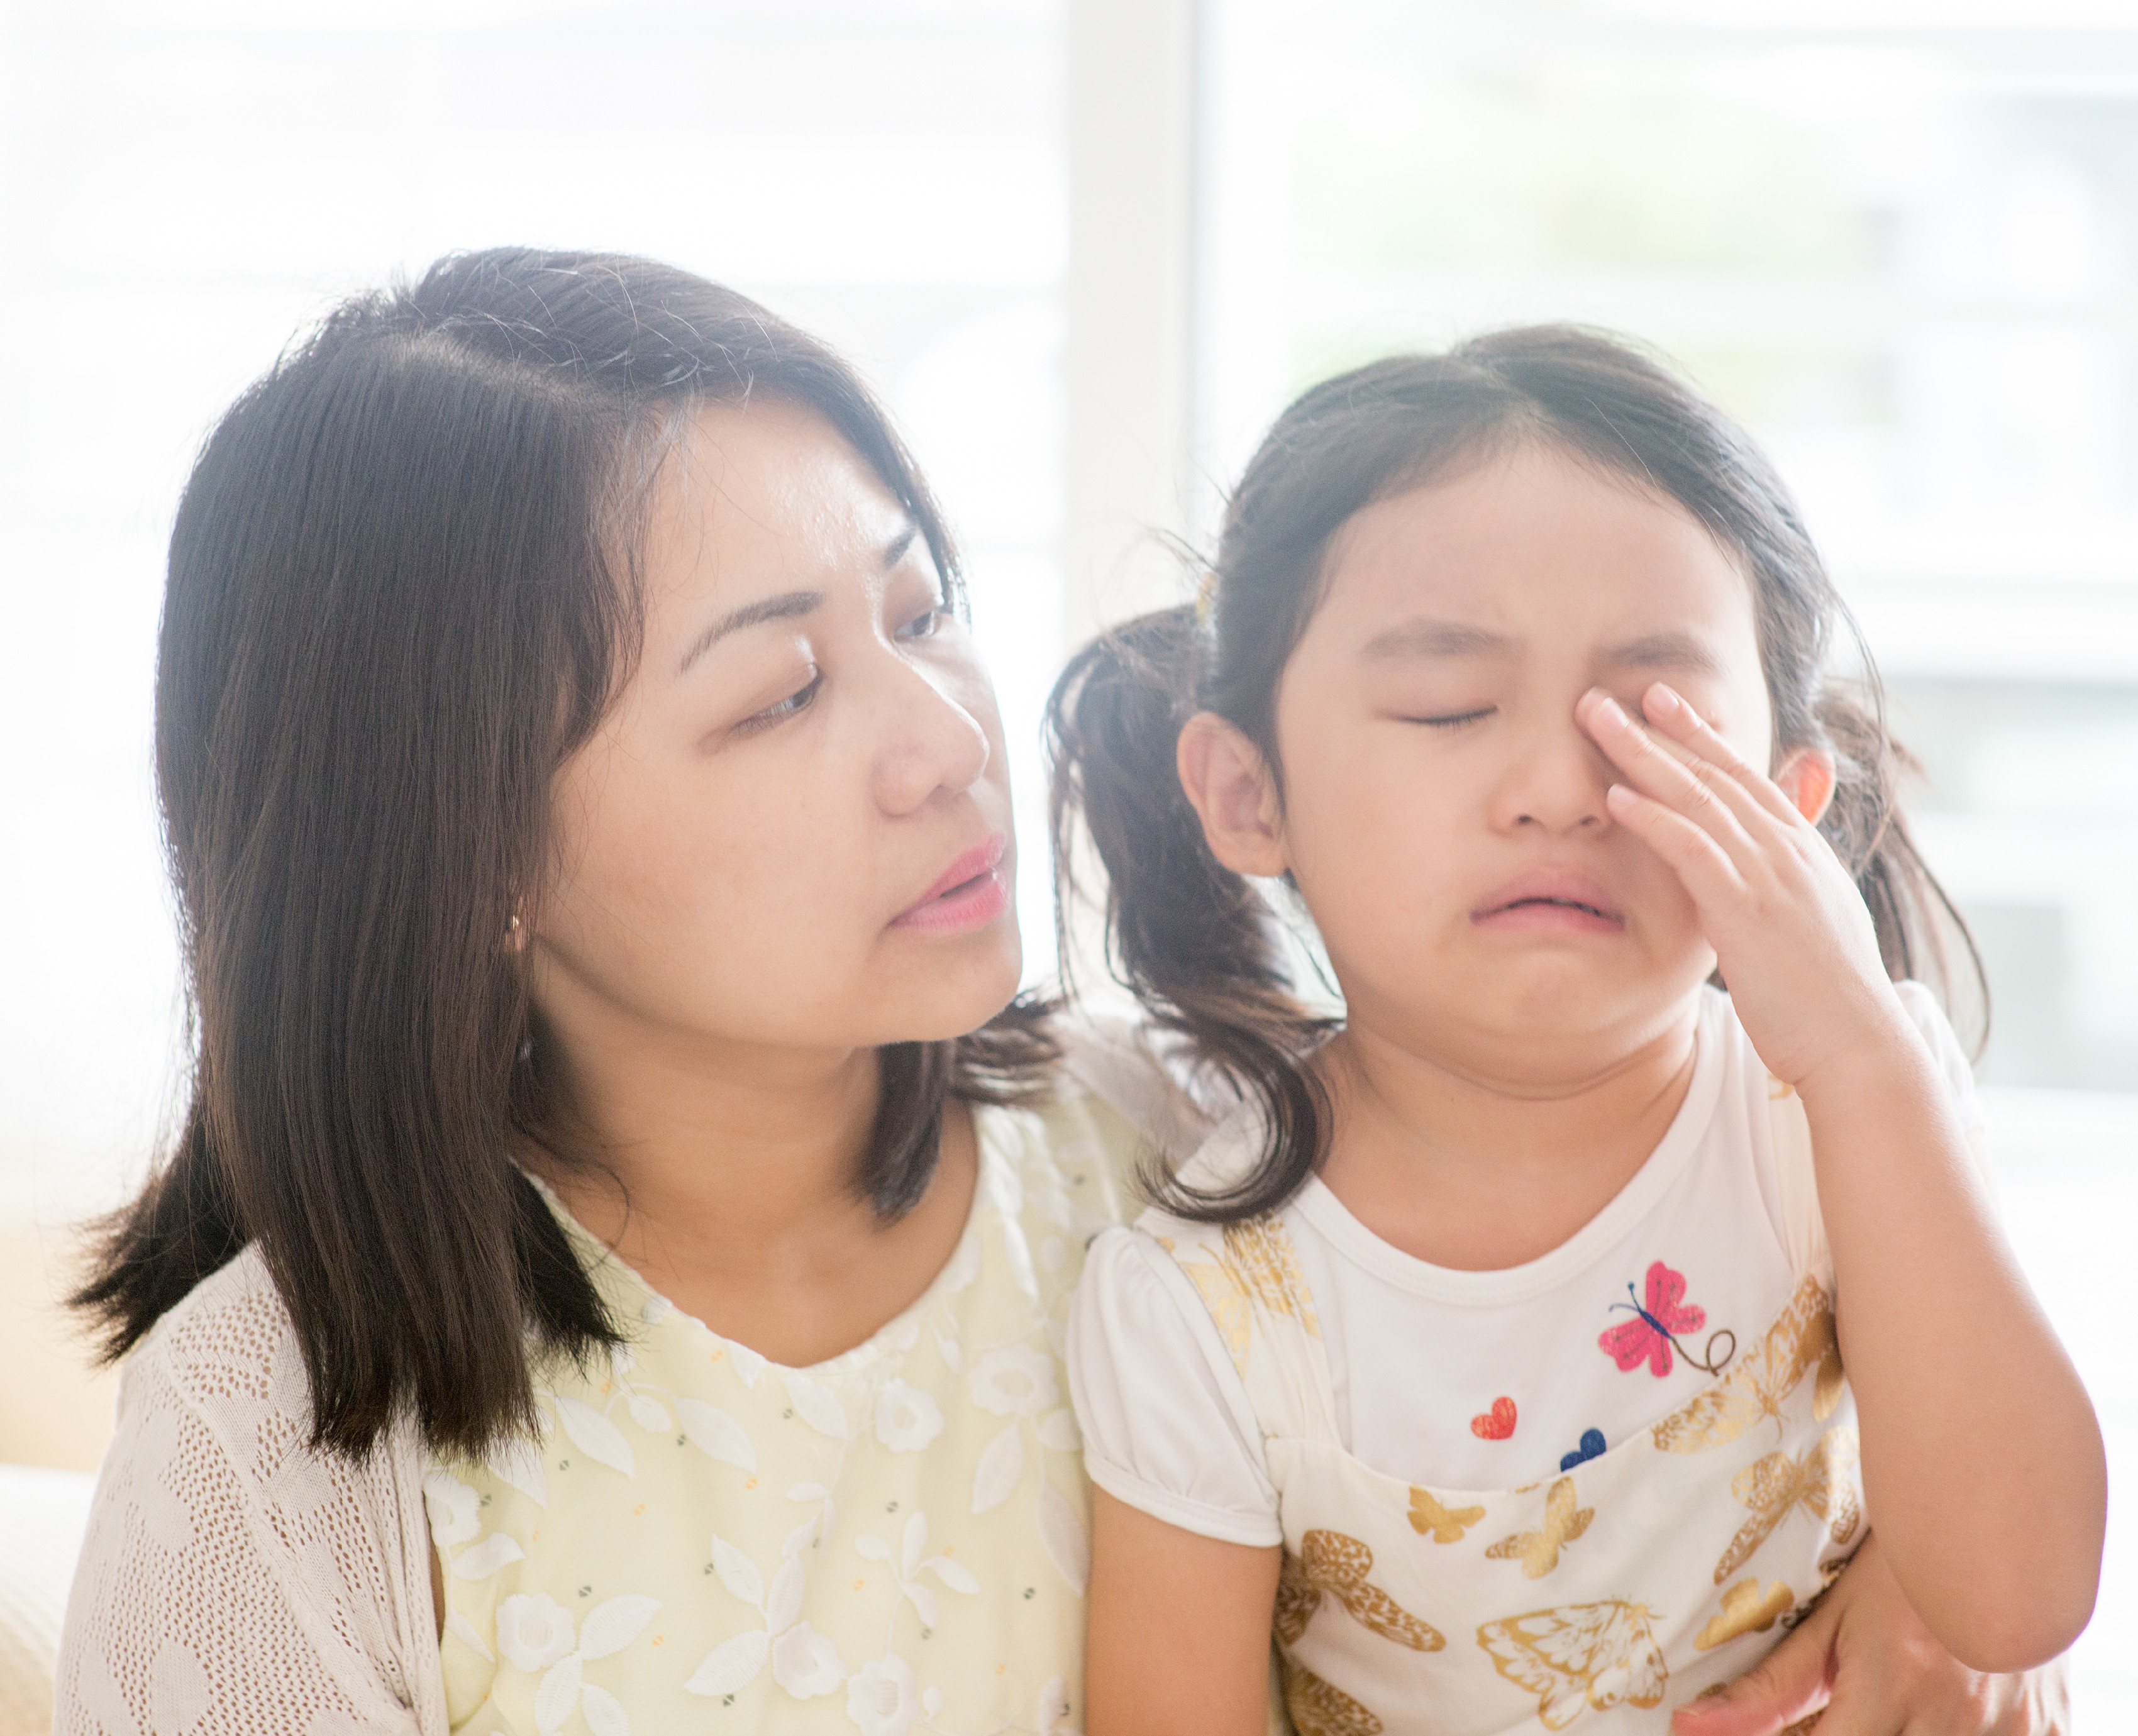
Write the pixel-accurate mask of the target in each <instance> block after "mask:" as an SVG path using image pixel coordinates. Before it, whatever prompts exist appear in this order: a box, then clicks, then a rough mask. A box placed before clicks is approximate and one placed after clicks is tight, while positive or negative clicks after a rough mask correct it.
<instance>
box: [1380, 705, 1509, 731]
mask: <svg viewBox="0 0 2138 1736" xmlns="http://www.w3.org/2000/svg"><path fill="white" fill-rule="evenodd" d="M1499 709H1500V708H1499V707H1498V706H1497V705H1467V706H1462V707H1459V708H1457V709H1454V710H1438V709H1436V710H1429V711H1405V712H1402V713H1399V714H1398V718H1399V720H1400V721H1402V722H1403V723H1406V724H1425V725H1426V726H1427V727H1428V728H1429V729H1462V728H1463V727H1464V726H1465V725H1466V724H1478V723H1482V722H1483V721H1484V720H1485V719H1486V718H1488V717H1490V716H1491V715H1492V714H1493V713H1494V712H1496V711H1497V710H1499Z"/></svg>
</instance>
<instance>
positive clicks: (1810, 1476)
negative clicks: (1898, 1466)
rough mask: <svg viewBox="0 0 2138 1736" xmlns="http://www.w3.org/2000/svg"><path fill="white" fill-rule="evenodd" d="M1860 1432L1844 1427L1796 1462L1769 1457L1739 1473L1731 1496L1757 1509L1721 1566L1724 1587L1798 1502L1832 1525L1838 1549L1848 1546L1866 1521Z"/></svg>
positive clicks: (1780, 1455) (1828, 1433)
mask: <svg viewBox="0 0 2138 1736" xmlns="http://www.w3.org/2000/svg"><path fill="white" fill-rule="evenodd" d="M1856 1461H1857V1440H1856V1431H1855V1430H1854V1429H1852V1428H1849V1427H1847V1426H1843V1427H1841V1428H1838V1429H1828V1431H1826V1433H1825V1435H1824V1436H1823V1437H1822V1438H1821V1439H1820V1440H1819V1441H1817V1442H1816V1443H1815V1444H1813V1446H1808V1447H1806V1448H1805V1449H1804V1452H1803V1453H1802V1454H1801V1455H1800V1456H1799V1457H1797V1458H1794V1459H1792V1458H1791V1457H1790V1456H1789V1455H1788V1454H1787V1453H1769V1454H1768V1455H1767V1456H1766V1457H1765V1458H1764V1459H1761V1460H1759V1461H1758V1462H1756V1463H1755V1464H1751V1465H1746V1466H1745V1468H1744V1470H1740V1471H1739V1472H1738V1473H1737V1475H1735V1477H1733V1478H1731V1479H1730V1494H1732V1495H1735V1496H1736V1497H1737V1499H1738V1500H1739V1502H1740V1504H1743V1505H1745V1506H1747V1507H1750V1509H1752V1516H1751V1518H1750V1519H1747V1520H1745V1525H1744V1529H1742V1530H1740V1531H1739V1532H1738V1534H1737V1535H1736V1536H1735V1538H1733V1539H1731V1540H1730V1547H1729V1548H1727V1549H1725V1550H1724V1551H1723V1552H1722V1559H1721V1560H1720V1561H1718V1562H1717V1563H1716V1564H1715V1582H1716V1584H1717V1585H1720V1584H1721V1583H1722V1582H1723V1581H1724V1580H1726V1579H1727V1578H1729V1577H1730V1575H1731V1574H1732V1573H1735V1572H1736V1571H1737V1569H1738V1568H1741V1567H1742V1566H1744V1565H1745V1563H1746V1562H1747V1561H1749V1560H1750V1559H1751V1558H1752V1552H1753V1551H1754V1550H1755V1549H1757V1548H1759V1547H1760V1544H1761V1543H1765V1542H1766V1540H1767V1539H1768V1538H1769V1537H1770V1536H1771V1535H1772V1534H1774V1527H1775V1526H1777V1525H1779V1524H1781V1522H1782V1521H1783V1520H1784V1519H1787V1518H1788V1517H1789V1509H1792V1508H1793V1507H1794V1506H1796V1505H1797V1504H1798V1503H1799V1502H1802V1503H1803V1504H1804V1510H1805V1511H1806V1512H1808V1513H1810V1514H1813V1515H1815V1516H1816V1517H1818V1518H1819V1519H1825V1520H1827V1521H1828V1532H1829V1534H1831V1535H1832V1537H1833V1540H1834V1541H1835V1542H1836V1543H1847V1542H1848V1539H1849V1538H1850V1537H1851V1536H1852V1534H1854V1532H1855V1530H1856V1522H1857V1520H1858V1519H1861V1518H1862V1516H1863V1510H1862V1504H1860V1503H1859V1502H1858V1501H1857V1498H1856Z"/></svg>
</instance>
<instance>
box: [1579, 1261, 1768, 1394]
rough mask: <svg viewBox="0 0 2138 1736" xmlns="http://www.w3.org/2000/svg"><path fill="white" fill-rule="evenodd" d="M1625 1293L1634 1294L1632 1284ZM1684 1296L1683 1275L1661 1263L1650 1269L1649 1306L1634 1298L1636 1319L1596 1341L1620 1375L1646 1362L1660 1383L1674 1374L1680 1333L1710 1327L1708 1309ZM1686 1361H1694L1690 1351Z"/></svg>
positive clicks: (1656, 1263) (1616, 1303) (1618, 1306)
mask: <svg viewBox="0 0 2138 1736" xmlns="http://www.w3.org/2000/svg"><path fill="white" fill-rule="evenodd" d="M1626 1294H1627V1295H1629V1296H1632V1295H1633V1285H1630V1284H1629V1285H1627V1286H1626ZM1684 1295H1685V1274H1684V1273H1682V1272H1674V1271H1672V1270H1671V1269H1670V1268H1669V1267H1668V1266H1667V1265H1664V1264H1663V1263H1662V1261H1660V1260H1658V1261H1656V1262H1655V1264H1654V1265H1651V1266H1650V1267H1649V1268H1648V1300H1647V1304H1646V1305H1643V1304H1642V1302H1641V1300H1640V1299H1639V1298H1638V1296H1635V1297H1634V1299H1633V1302H1632V1304H1630V1306H1631V1307H1632V1309H1633V1314H1634V1315H1635V1318H1634V1319H1630V1320H1627V1321H1625V1322H1623V1323H1622V1324H1619V1325H1617V1326H1613V1327H1612V1328H1611V1329H1609V1330H1608V1331H1606V1332H1605V1333H1603V1334H1602V1335H1601V1336H1600V1337H1599V1338H1598V1339H1597V1340H1596V1343H1597V1344H1598V1346H1599V1348H1601V1349H1602V1350H1603V1353H1605V1354H1606V1355H1607V1356H1608V1357H1609V1358H1611V1360H1612V1361H1613V1362H1614V1363H1618V1369H1619V1372H1620V1373H1623V1374H1630V1373H1633V1370H1634V1369H1636V1368H1639V1367H1640V1366H1641V1364H1642V1363H1647V1365H1648V1372H1649V1373H1651V1374H1652V1375H1654V1376H1655V1378H1657V1380H1661V1379H1662V1378H1663V1377H1664V1376H1665V1375H1667V1374H1668V1373H1670V1372H1671V1347H1672V1344H1674V1343H1677V1334H1679V1333H1681V1332H1697V1331H1699V1330H1700V1329H1701V1327H1703V1326H1705V1325H1706V1324H1707V1310H1706V1309H1704V1308H1701V1307H1698V1306H1696V1305H1695V1304H1692V1303H1690V1302H1682V1301H1681V1299H1682V1297H1683V1296H1684ZM1611 1305H1612V1307H1613V1308H1614V1309H1616V1308H1625V1307H1627V1306H1628V1305H1629V1304H1626V1303H1624V1302H1614V1303H1613V1304H1611ZM1733 1342H1734V1341H1733ZM1678 1348H1679V1349H1680V1350H1684V1348H1685V1347H1684V1346H1683V1345H1682V1344H1681V1345H1679V1346H1678ZM1692 1360H1693V1358H1692V1355H1691V1353H1690V1352H1686V1361H1687V1362H1692ZM1725 1360H1727V1358H1725ZM1694 1366H1695V1367H1696V1368H1697V1367H1699V1366H1701V1365H1700V1364H1698V1363H1694Z"/></svg>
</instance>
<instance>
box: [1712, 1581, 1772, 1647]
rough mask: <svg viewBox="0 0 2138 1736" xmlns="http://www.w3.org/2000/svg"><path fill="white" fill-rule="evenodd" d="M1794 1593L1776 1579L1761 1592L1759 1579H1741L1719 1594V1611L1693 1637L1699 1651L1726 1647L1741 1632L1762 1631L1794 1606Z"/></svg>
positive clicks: (1761, 1632)
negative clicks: (1718, 1613)
mask: <svg viewBox="0 0 2138 1736" xmlns="http://www.w3.org/2000/svg"><path fill="white" fill-rule="evenodd" d="M1796 1601H1797V1597H1796V1593H1795V1592H1793V1591H1791V1590H1790V1589H1789V1587H1787V1586H1786V1585H1784V1584H1783V1583H1782V1582H1781V1581H1780V1580H1779V1579H1777V1580H1776V1581H1775V1582H1774V1583H1773V1584H1772V1585H1770V1586H1769V1587H1767V1588H1766V1590H1765V1591H1764V1592H1763V1591H1761V1590H1760V1582H1759V1579H1758V1578H1756V1577H1755V1578H1750V1579H1740V1580H1739V1581H1738V1582H1737V1583H1736V1584H1735V1585H1733V1586H1731V1587H1730V1589H1729V1590H1728V1591H1726V1592H1724V1593H1723V1594H1722V1612H1721V1614H1720V1615H1718V1616H1715V1617H1711V1619H1710V1620H1709V1621H1708V1623H1707V1625H1706V1626H1705V1627H1703V1628H1701V1631H1699V1632H1698V1633H1696V1634H1695V1635H1694V1636H1693V1640H1692V1643H1693V1644H1694V1646H1696V1647H1697V1648H1698V1649H1699V1650H1701V1651H1714V1650H1715V1648H1716V1646H1727V1645H1728V1644H1729V1643H1730V1641H1732V1640H1734V1639H1735V1638H1737V1637H1738V1636H1739V1635H1740V1634H1752V1633H1760V1634H1763V1633H1765V1631H1767V1630H1768V1629H1769V1628H1770V1627H1772V1626H1774V1624H1775V1623H1776V1622H1777V1621H1780V1620H1781V1619H1782V1617H1784V1616H1786V1615H1787V1614H1789V1612H1790V1611H1791V1610H1792V1609H1794V1608H1795V1607H1796Z"/></svg>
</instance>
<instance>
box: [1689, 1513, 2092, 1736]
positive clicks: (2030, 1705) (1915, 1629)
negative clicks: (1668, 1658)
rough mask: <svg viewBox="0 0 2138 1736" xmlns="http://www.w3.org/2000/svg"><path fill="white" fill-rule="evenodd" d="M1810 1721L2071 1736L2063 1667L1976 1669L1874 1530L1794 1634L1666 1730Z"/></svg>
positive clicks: (1830, 1725) (1859, 1733)
mask: <svg viewBox="0 0 2138 1736" xmlns="http://www.w3.org/2000/svg"><path fill="white" fill-rule="evenodd" d="M1821 1714H1823V1715H1821ZM1814 1717H1816V1718H1818V1720H1819V1722H1818V1732H1819V1736H1903V1733H1904V1732H1905V1733H1906V1736H2071V1702H2070V1696H2069V1695H2068V1693H2067V1691H2066V1689H2065V1685H2064V1668H2063V1665H2062V1663H2060V1662H2059V1663H2053V1664H2045V1665H2042V1666H2041V1667H2040V1668H2038V1669H2036V1670H2027V1671H2025V1672H2023V1673H2020V1674H2015V1675H1983V1674H1982V1673H1981V1672H1979V1671H1978V1670H1970V1669H1969V1668H1968V1667H1967V1666H1966V1665H1965V1664H1963V1663H1961V1662H1960V1660H1959V1659H1957V1658H1955V1656H1953V1655H1952V1654H1951V1653H1950V1652H1949V1651H1946V1650H1945V1647H1944V1646H1940V1645H1939V1644H1938V1642H1937V1640H1936V1638H1935V1636H1934V1635H1932V1634H1931V1631H1930V1630H1929V1629H1928V1628H1927V1627H1926V1626H1923V1623H1922V1618H1921V1617H1920V1616H1918V1615H1917V1614H1916V1612H1915V1610H1914V1608H1913V1607H1911V1605H1910V1604H1909V1602H1908V1600H1907V1598H1906V1597H1905V1596H1903V1595H1902V1593H1901V1587H1900V1586H1899V1585H1898V1584H1897V1583H1896V1582H1895V1580H1894V1578H1893V1575H1892V1573H1891V1571H1890V1570H1889V1569H1888V1568H1887V1565H1886V1562H1885V1558H1884V1557H1883V1555H1882V1554H1881V1553H1880V1552H1879V1548H1878V1538H1877V1533H1875V1532H1874V1533H1872V1534H1871V1535H1870V1536H1869V1537H1867V1538H1866V1539H1864V1540H1863V1543H1862V1547H1861V1548H1858V1549H1857V1552H1856V1558H1855V1559H1854V1560H1853V1561H1852V1562H1851V1563H1849V1566H1848V1571H1847V1572H1846V1573H1843V1575H1842V1576H1841V1578H1839V1579H1838V1581H1836V1582H1835V1583H1834V1585H1833V1589H1832V1590H1830V1591H1829V1592H1828V1593H1827V1594H1826V1596H1825V1597H1824V1598H1823V1599H1822V1600H1821V1602H1820V1603H1819V1606H1818V1608H1817V1609H1816V1610H1814V1611H1813V1612H1812V1613H1811V1615H1810V1616H1809V1617H1807V1618H1806V1619H1805V1620H1804V1621H1803V1622H1802V1623H1801V1624H1800V1625H1799V1626H1798V1627H1797V1629H1796V1631H1794V1632H1793V1633H1792V1634H1790V1635H1789V1637H1788V1638H1787V1639H1785V1640H1784V1641H1782V1643H1781V1644H1780V1645H1779V1646H1776V1647H1775V1648H1774V1650H1773V1651H1770V1652H1769V1653H1768V1654H1767V1656H1765V1658H1764V1659H1762V1660H1760V1663H1759V1664H1758V1665H1756V1666H1755V1668H1753V1669H1752V1670H1748V1671H1747V1672H1746V1673H1745V1675H1741V1676H1740V1677H1739V1678H1738V1679H1737V1680H1735V1681H1734V1682H1732V1683H1731V1684H1730V1686H1729V1687H1728V1689H1727V1690H1725V1691H1724V1692H1723V1693H1722V1694H1721V1695H1717V1696H1716V1697H1715V1698H1714V1699H1698V1700H1695V1701H1693V1702H1692V1703H1691V1704H1690V1705H1686V1706H1682V1707H1680V1708H1679V1709H1678V1710H1677V1714H1676V1715H1675V1716H1674V1717H1673V1718H1672V1720H1671V1733H1672V1736H1781V1733H1782V1732H1784V1731H1786V1730H1789V1729H1793V1728H1794V1727H1795V1726H1796V1725H1797V1724H1798V1723H1799V1720H1800V1719H1810V1718H1814Z"/></svg>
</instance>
